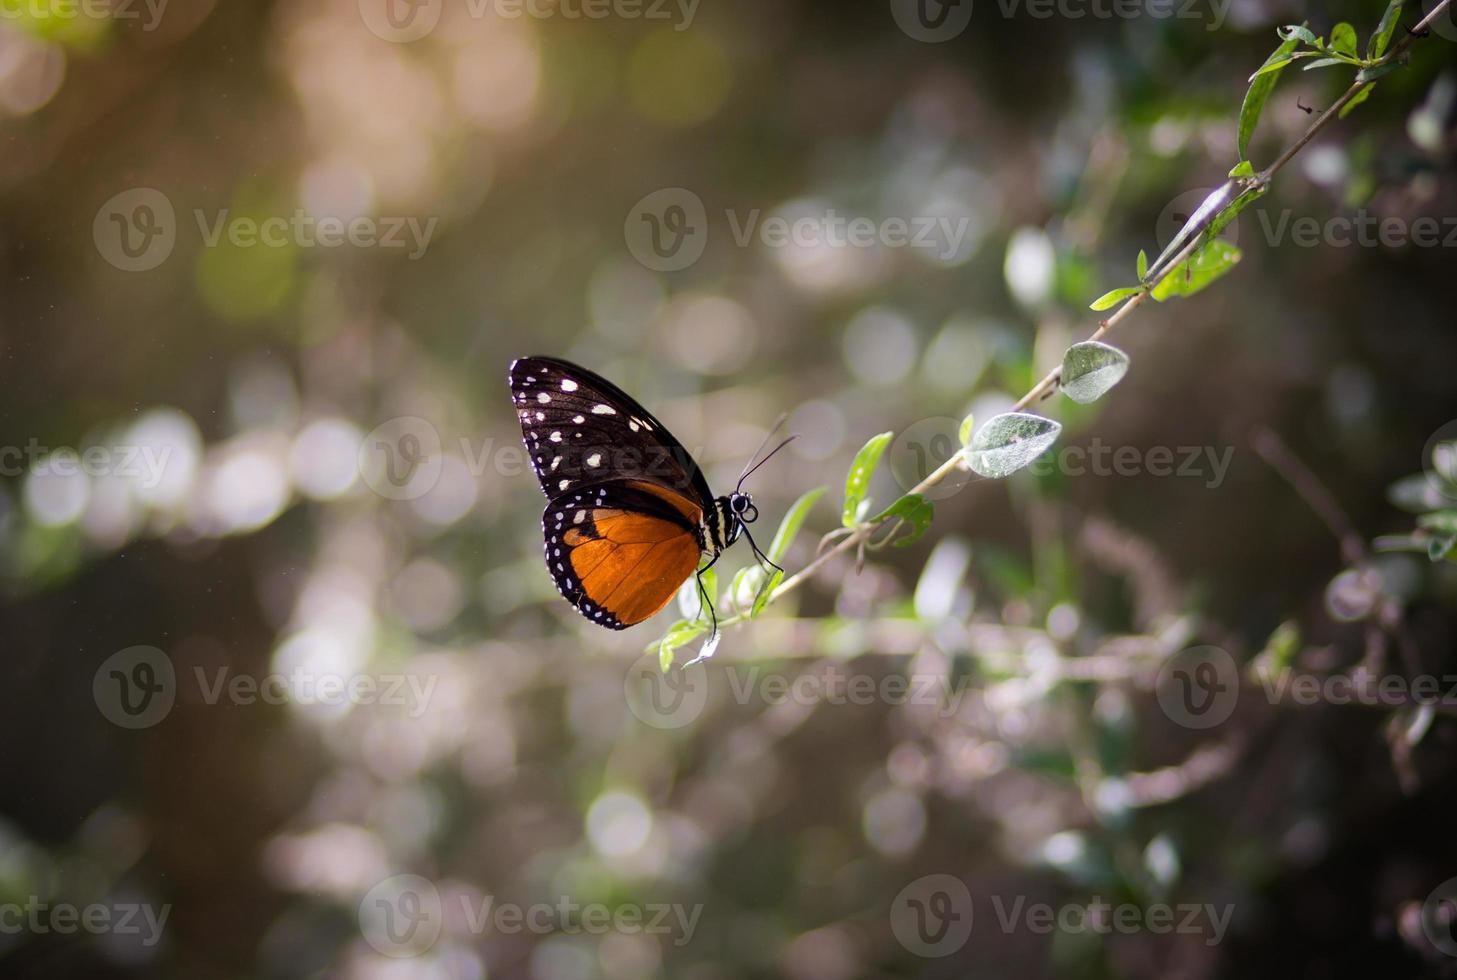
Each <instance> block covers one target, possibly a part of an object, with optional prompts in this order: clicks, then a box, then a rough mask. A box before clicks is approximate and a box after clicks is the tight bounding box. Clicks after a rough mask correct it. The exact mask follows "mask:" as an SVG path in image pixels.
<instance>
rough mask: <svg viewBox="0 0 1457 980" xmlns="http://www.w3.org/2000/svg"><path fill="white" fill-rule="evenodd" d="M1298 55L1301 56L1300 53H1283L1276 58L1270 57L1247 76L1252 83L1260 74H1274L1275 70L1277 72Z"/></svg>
mask: <svg viewBox="0 0 1457 980" xmlns="http://www.w3.org/2000/svg"><path fill="white" fill-rule="evenodd" d="M1299 57H1301V55H1298V54H1283V55H1280V56H1279V57H1278V58H1272V59H1271V60H1269V61H1267V62H1265V63H1264V64H1263V65H1261V66H1260V67H1259V68H1257V69H1256V70H1255V73H1254V74H1253V75H1251V76H1250V77H1249V81H1250V82H1251V83H1253V82H1254V80H1255V79H1257V78H1259V77H1261V76H1262V75H1271V74H1274V73H1275V72H1278V71H1279V70H1280V69H1282V68H1284V67H1285V66H1286V65H1288V64H1290V62H1292V61H1294V60H1295V59H1296V58H1299Z"/></svg>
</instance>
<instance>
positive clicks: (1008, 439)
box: [966, 412, 1062, 479]
mask: <svg viewBox="0 0 1457 980" xmlns="http://www.w3.org/2000/svg"><path fill="white" fill-rule="evenodd" d="M1061 431H1062V425H1061V424H1060V423H1058V422H1054V421H1052V420H1051V419H1045V418H1042V417H1041V416H1040V415H1031V414H1029V413H1026V412H1004V413H1002V414H1001V415H998V416H996V417H995V418H993V419H992V420H991V421H989V422H987V424H986V425H983V426H982V427H981V429H980V430H979V431H978V432H977V434H976V437H975V438H973V439H972V440H971V445H970V446H968V447H967V449H966V462H967V465H969V466H970V467H971V468H972V470H974V471H975V472H977V473H979V474H981V475H982V476H985V477H990V478H992V479H1001V478H1002V477H1005V476H1010V475H1011V474H1013V473H1015V472H1017V471H1018V470H1020V469H1021V468H1022V467H1024V466H1026V465H1027V464H1029V463H1031V462H1032V461H1033V460H1035V459H1036V458H1037V457H1038V456H1041V455H1042V454H1043V453H1045V452H1046V451H1047V450H1048V449H1049V448H1051V446H1052V444H1053V443H1054V442H1056V441H1057V435H1058V433H1059V432H1061Z"/></svg>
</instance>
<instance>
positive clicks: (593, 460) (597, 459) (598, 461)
mask: <svg viewBox="0 0 1457 980" xmlns="http://www.w3.org/2000/svg"><path fill="white" fill-rule="evenodd" d="M587 465H588V466H601V465H602V454H601V453H593V454H592V455H590V456H588V457H587Z"/></svg>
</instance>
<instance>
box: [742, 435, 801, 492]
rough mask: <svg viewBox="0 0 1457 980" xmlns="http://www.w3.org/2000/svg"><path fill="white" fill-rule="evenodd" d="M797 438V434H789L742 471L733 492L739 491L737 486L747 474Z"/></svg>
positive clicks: (746, 477) (747, 476)
mask: <svg viewBox="0 0 1457 980" xmlns="http://www.w3.org/2000/svg"><path fill="white" fill-rule="evenodd" d="M798 438H799V436H797V435H793V436H790V437H789V438H788V439H785V440H784V441H783V442H781V443H780V444H779V445H777V446H775V447H774V448H773V449H771V450H769V454H768V455H767V456H765V457H764V458H763V459H761V460H759V461H758V462H757V463H755V464H754V465H753V466H751V467H749V468H748V469H747V470H745V471H744V473H743V475H742V476H740V477H739V482H738V483H737V484H736V485H735V486H734V492H735V493H738V492H739V488H740V487H742V486H743V485H744V481H745V480H747V479H748V478H749V476H750V475H751V474H752V473H753V472H754V471H755V470H757V469H758V468H759V467H761V466H763V465H764V464H765V463H767V462H769V460H771V459H773V458H774V454H775V453H777V452H779V450H781V449H783V448H784V447H785V446H787V445H789V444H790V443H791V442H793V441H794V440H796V439H798Z"/></svg>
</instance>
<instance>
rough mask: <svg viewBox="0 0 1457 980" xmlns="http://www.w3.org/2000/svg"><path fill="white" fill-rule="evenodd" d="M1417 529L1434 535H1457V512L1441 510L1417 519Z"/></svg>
mask: <svg viewBox="0 0 1457 980" xmlns="http://www.w3.org/2000/svg"><path fill="white" fill-rule="evenodd" d="M1417 527H1420V528H1425V529H1426V530H1428V531H1431V532H1432V533H1434V534H1442V535H1449V536H1450V535H1457V510H1439V511H1436V512H1435V513H1431V514H1423V515H1422V516H1421V517H1418V518H1417Z"/></svg>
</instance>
